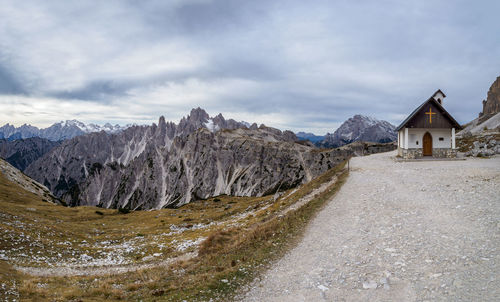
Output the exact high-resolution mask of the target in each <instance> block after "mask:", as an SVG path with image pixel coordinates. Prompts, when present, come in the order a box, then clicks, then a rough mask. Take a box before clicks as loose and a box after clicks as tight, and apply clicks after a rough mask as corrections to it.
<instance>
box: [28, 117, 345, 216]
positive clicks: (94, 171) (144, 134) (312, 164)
mask: <svg viewBox="0 0 500 302" xmlns="http://www.w3.org/2000/svg"><path fill="white" fill-rule="evenodd" d="M247 125H248V124H245V123H239V122H236V121H234V120H225V119H224V117H223V116H222V115H218V116H216V117H214V118H210V117H209V116H208V114H207V113H206V112H205V111H204V110H202V109H200V108H198V109H193V110H192V111H191V113H190V115H189V116H188V117H186V118H183V119H182V120H181V121H180V122H179V124H178V125H176V124H174V123H172V122H165V119H164V118H163V117H161V118H160V120H159V123H158V125H156V124H153V125H152V126H135V127H130V128H128V129H126V130H124V131H123V132H121V133H119V134H115V135H110V134H106V133H104V132H100V133H92V134H89V135H84V136H79V137H75V138H73V139H72V140H68V141H65V142H63V143H62V144H61V146H59V147H57V148H54V149H52V150H51V151H50V152H49V153H47V154H46V155H45V156H44V157H42V158H40V159H39V160H37V161H36V162H34V163H33V164H32V165H30V166H29V167H28V169H27V170H26V173H27V174H28V175H30V176H32V177H33V178H35V179H37V180H38V181H40V182H42V183H44V184H45V185H46V186H47V187H49V188H50V189H51V190H52V192H54V193H55V194H56V196H60V197H62V198H63V199H64V200H66V201H67V202H68V203H69V204H71V205H97V206H101V207H106V208H120V207H126V208H130V209H151V208H163V207H173V206H180V205H182V204H185V203H188V202H190V201H192V200H196V199H203V198H208V197H211V196H217V195H220V194H227V195H236V196H261V195H264V194H269V193H273V192H275V191H277V190H284V189H287V188H290V187H293V186H296V185H298V184H301V183H304V182H307V181H309V180H311V179H312V178H313V177H315V176H318V175H319V174H321V173H323V172H325V171H326V170H327V169H329V168H331V167H333V166H334V165H336V164H337V163H338V162H340V161H341V160H343V159H344V158H345V157H346V156H348V155H349V154H351V153H352V151H351V150H337V151H334V150H329V151H324V152H318V150H316V149H315V148H314V147H312V146H309V145H307V144H300V143H297V142H296V141H297V137H296V136H295V134H293V132H291V131H283V132H282V131H280V130H278V129H274V128H270V127H266V126H264V125H261V126H260V127H257V125H256V124H253V125H251V126H250V127H249V128H248V127H247Z"/></svg>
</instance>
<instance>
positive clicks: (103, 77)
mask: <svg viewBox="0 0 500 302" xmlns="http://www.w3.org/2000/svg"><path fill="white" fill-rule="evenodd" d="M499 9H500V3H499V2H498V1H494V0H491V1H479V2H474V3H472V2H469V1H444V0H443V1H432V2H431V1H418V2H402V1H395V0H383V1H377V2H373V1H355V2H353V1H326V0H325V1H322V0H318V1H314V2H312V3H311V2H305V1H285V0H281V1H280V0H278V1H261V0H259V1H235V0H220V1H217V0H213V1H211V0H182V1H181V0H179V1H177V0H175V1H140V2H137V1H128V2H126V1H104V2H102V1H96V2H82V3H79V4H75V3H70V2H59V1H46V2H38V1H33V2H25V4H24V7H22V8H20V7H19V6H18V5H16V3H15V2H14V1H6V2H5V3H4V4H3V5H2V8H0V45H1V46H2V52H3V53H4V54H8V56H7V55H4V56H2V57H0V63H1V64H3V65H1V66H9V67H12V68H9V69H7V68H5V67H4V68H2V67H1V66H0V109H1V110H13V109H7V108H19V109H16V110H24V111H25V112H28V111H29V112H36V110H40V109H36V108H35V107H34V106H35V105H34V104H40V103H41V102H48V103H50V104H57V102H61V104H71V103H72V102H73V103H74V104H76V105H75V108H79V107H78V106H84V105H82V104H83V103H85V102H88V103H92V104H96V106H97V105H99V106H102V107H99V108H100V111H102V112H103V113H102V114H101V115H99V112H97V111H91V112H88V111H85V110H83V111H81V112H75V111H74V110H73V109H74V108H72V110H70V109H64V108H70V107H71V106H68V107H65V106H62V107H61V108H62V109H61V111H64V110H66V111H65V112H64V113H65V114H67V115H68V117H69V115H70V114H71V115H73V116H75V115H77V116H78V117H79V118H81V119H87V120H89V121H94V122H96V121H105V120H107V119H110V118H111V119H113V115H112V113H115V114H116V117H114V120H115V121H119V122H121V121H125V120H126V119H128V120H127V121H126V122H143V121H146V122H148V121H156V120H157V117H158V116H159V115H160V114H164V115H165V116H166V117H167V118H170V119H172V120H178V119H179V118H180V117H181V116H182V115H185V114H186V113H187V112H189V110H190V108H191V107H197V106H201V107H204V108H206V109H207V110H208V111H209V112H210V113H213V114H216V113H218V112H222V113H223V114H225V115H227V116H228V117H232V116H231V115H234V116H235V117H237V118H241V119H246V120H248V121H250V122H252V121H256V122H264V123H266V124H270V125H271V126H276V127H280V128H291V129H293V130H306V131H314V132H317V133H324V132H327V131H330V132H331V131H333V130H334V129H333V128H334V127H336V126H337V125H338V124H339V123H341V122H342V121H343V120H345V119H346V118H348V117H350V116H352V115H354V114H357V113H360V114H367V115H372V116H375V117H377V118H381V119H387V120H389V121H391V122H393V123H395V124H396V123H399V122H400V120H401V119H402V118H403V117H404V115H406V114H409V113H410V112H411V111H412V110H413V109H414V108H415V107H416V106H418V105H419V104H420V103H421V102H423V101H424V100H426V99H427V98H428V97H429V96H430V95H431V94H432V93H433V92H434V91H435V90H436V89H438V88H440V89H442V90H443V91H445V93H446V94H447V96H448V98H447V99H446V100H445V102H446V103H445V104H446V107H447V108H448V109H449V111H450V112H451V113H452V114H453V115H454V116H455V117H456V118H457V119H458V120H459V122H463V123H465V122H468V121H469V120H471V119H473V118H474V117H475V116H476V115H477V112H478V111H480V109H481V100H482V99H484V98H485V97H486V92H487V90H488V88H489V85H490V84H491V83H492V82H493V80H494V79H495V78H496V77H497V76H498V75H499V73H500V61H499V60H498V53H500V41H499V40H498V39H497V36H498V33H497V15H496V14H495V12H496V11H498V10H499ZM12 94H14V95H16V94H17V95H20V96H21V95H24V96H25V97H26V99H23V101H24V103H26V104H23V105H22V106H21V105H19V106H15V107H13V106H12V101H10V100H7V99H5V98H2V95H12ZM3 99H4V101H2V100H3ZM49 99H50V100H49ZM82 102H83V103H82ZM30 106H31V109H30V110H28V109H29V108H30ZM82 108H83V107H82ZM47 118H48V117H47V114H43V121H42V115H40V118H39V119H37V116H36V115H33V116H32V117H31V119H30V120H24V121H19V122H28V123H37V122H38V123H42V122H46V121H47ZM54 120H59V116H58V117H57V118H56V117H55V118H54ZM112 122H113V121H112Z"/></svg>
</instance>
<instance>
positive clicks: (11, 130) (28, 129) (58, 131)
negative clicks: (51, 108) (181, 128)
mask: <svg viewBox="0 0 500 302" xmlns="http://www.w3.org/2000/svg"><path fill="white" fill-rule="evenodd" d="M130 126H131V125H126V126H120V125H114V126H113V125H111V124H109V123H106V124H105V125H103V126H100V125H96V124H85V123H82V122H80V121H77V120H67V121H61V122H59V123H54V124H53V125H52V126H50V127H47V128H42V129H39V128H37V127H34V126H31V125H27V124H24V125H22V126H20V127H14V126H13V125H10V124H5V125H4V126H2V127H0V138H5V139H7V140H9V141H12V140H16V139H25V138H30V137H41V138H46V139H48V140H51V141H60V140H65V139H70V138H73V137H75V136H79V135H83V134H86V133H92V132H100V131H105V132H107V133H118V132H121V131H123V130H124V129H127V128H128V127H130Z"/></svg>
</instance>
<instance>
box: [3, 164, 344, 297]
mask: <svg viewBox="0 0 500 302" xmlns="http://www.w3.org/2000/svg"><path fill="white" fill-rule="evenodd" d="M342 169H343V165H340V166H339V167H337V168H334V169H331V170H329V171H328V172H326V173H325V174H324V175H322V176H320V177H318V178H316V179H314V180H313V181H312V182H310V183H308V184H306V185H303V186H301V187H300V188H298V189H297V190H296V191H295V192H294V193H293V194H290V193H291V191H288V192H286V193H285V194H284V195H283V196H286V198H280V199H278V200H276V201H274V200H273V198H272V197H271V196H264V197H259V198H249V197H229V196H219V197H217V198H212V199H209V200H202V201H197V202H193V203H190V204H188V205H186V206H184V207H182V208H179V209H163V210H157V211H141V212H132V213H130V214H119V213H118V211H116V210H108V209H96V208H93V207H77V208H65V207H61V206H56V205H52V204H49V203H46V202H42V201H41V198H40V197H39V196H37V195H35V194H32V193H29V192H25V191H23V190H20V189H19V188H17V187H15V186H13V185H12V183H10V182H9V181H8V180H7V179H5V178H4V177H3V176H2V175H1V173H0V215H2V220H1V221H0V231H2V233H1V235H0V250H3V251H6V253H7V254H8V255H7V256H8V257H10V259H13V261H15V263H16V265H21V266H30V267H36V266H38V267H42V268H43V267H50V266H53V265H56V266H57V265H59V264H61V263H63V261H67V259H69V258H71V257H73V258H77V257H78V255H82V254H86V255H88V256H90V257H93V258H94V259H100V258H99V257H103V253H104V252H106V251H108V250H107V249H106V248H103V247H102V246H101V243H102V242H115V243H116V244H123V243H126V242H130V243H132V244H135V245H138V246H139V248H137V249H135V250H133V251H132V252H130V253H128V254H123V255H122V256H123V258H124V259H125V260H126V261H127V263H131V264H141V263H148V262H151V263H156V262H158V261H161V260H162V259H168V258H170V257H175V256H178V255H181V254H184V253H186V252H189V251H192V250H193V249H195V248H196V247H188V248H187V249H186V250H183V251H179V250H178V249H176V246H177V245H178V244H179V242H185V241H187V240H192V241H194V240H196V239H199V238H206V239H205V240H204V241H203V242H202V244H201V245H200V248H199V254H198V256H197V257H196V258H193V259H190V260H186V261H178V262H176V263H174V264H173V265H171V266H154V265H153V266H152V267H150V268H148V269H143V270H136V271H132V272H128V273H121V274H116V275H99V276H66V277H34V276H28V275H22V274H19V273H18V272H16V271H15V270H13V269H12V267H11V266H10V265H9V264H7V263H6V262H5V261H0V278H3V279H0V280H2V282H3V280H6V278H7V279H9V280H17V281H16V282H17V283H16V288H18V289H19V291H20V293H21V296H22V298H23V299H25V300H49V301H68V300H74V301H119V300H138V299H141V300H143V301H156V300H158V299H160V300H162V301H163V300H165V301H182V300H188V301H197V300H199V301H204V300H207V299H210V298H214V299H225V298H228V297H231V295H232V294H233V293H234V292H235V290H236V289H237V288H239V287H240V286H241V285H242V284H244V283H245V282H248V281H249V280H251V279H252V278H254V277H255V274H256V273H258V272H260V271H261V270H262V269H263V268H265V267H266V266H267V265H268V264H269V263H270V261H272V260H273V259H276V258H277V257H279V256H281V255H282V254H283V253H284V252H285V251H286V250H288V249H289V248H290V247H292V246H293V245H294V243H295V242H296V240H297V239H298V238H300V235H301V234H302V231H303V229H304V226H305V224H306V223H307V222H308V221H309V220H310V219H311V217H313V215H314V213H316V212H317V210H318V209H319V208H321V206H322V205H323V204H324V203H325V202H326V201H327V200H328V199H329V198H330V197H331V196H332V195H333V194H334V193H335V192H336V191H337V190H338V188H339V187H340V186H341V185H342V183H343V181H344V180H345V177H346V176H347V172H345V171H344V172H342V171H343V170H342ZM336 174H337V175H340V177H339V181H337V182H336V183H335V184H334V185H332V186H331V187H330V188H328V189H327V190H326V191H324V192H323V193H321V194H320V195H319V196H317V197H316V198H314V199H313V200H312V201H311V202H309V203H307V204H306V205H304V206H303V207H301V208H300V209H298V210H295V211H290V212H288V213H287V214H286V215H284V216H282V215H281V216H280V215H279V214H280V213H281V211H282V210H283V209H285V208H286V207H288V206H289V205H291V204H293V203H295V202H296V201H297V200H299V199H300V198H301V197H303V196H305V195H307V194H309V193H310V192H312V191H313V190H314V189H315V188H318V187H319V186H320V185H321V184H323V183H325V182H327V181H329V180H330V179H331V178H332V177H334V175H336ZM96 211H99V212H100V213H96ZM211 222H212V223H211ZM213 222H217V223H213ZM199 225H203V226H206V227H203V228H197V227H196V226H199ZM171 226H174V230H177V229H179V228H180V229H182V232H180V233H175V232H172V227H171ZM165 234H169V235H165ZM27 236H29V239H28V240H12V238H26V237H27ZM68 243H69V244H68ZM0 253H2V252H1V251H0ZM156 253H161V256H160V257H154V259H152V260H151V259H149V258H151V257H152V255H154V254H156ZM21 254H26V257H23V256H20V255H21ZM34 255H36V256H37V257H45V259H51V260H50V261H37V260H33V259H34V258H33V256H34ZM75 255H76V256H75ZM148 257H149V258H148ZM58 262H60V263H58ZM6 276H7V277H6ZM221 280H222V281H221ZM226 281H227V282H226ZM0 296H1V294H0Z"/></svg>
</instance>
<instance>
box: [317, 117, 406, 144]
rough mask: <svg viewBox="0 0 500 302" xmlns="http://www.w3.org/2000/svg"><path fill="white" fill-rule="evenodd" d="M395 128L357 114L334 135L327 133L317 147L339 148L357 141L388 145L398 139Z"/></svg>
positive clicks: (389, 124) (385, 122)
mask: <svg viewBox="0 0 500 302" xmlns="http://www.w3.org/2000/svg"><path fill="white" fill-rule="evenodd" d="M395 128H396V127H395V126H394V125H392V124H391V123H389V122H387V121H383V120H379V119H376V118H374V117H370V116H365V115H360V114H356V115H354V116H353V117H351V118H349V119H347V120H346V121H345V122H344V123H342V125H340V127H339V128H338V129H337V130H335V132H334V133H327V134H326V135H325V138H324V139H323V140H322V141H319V142H317V143H316V146H318V147H322V148H337V147H340V146H343V145H347V144H350V143H353V142H356V141H364V142H375V143H388V142H392V141H395V140H396V138H397V134H396V131H395Z"/></svg>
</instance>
